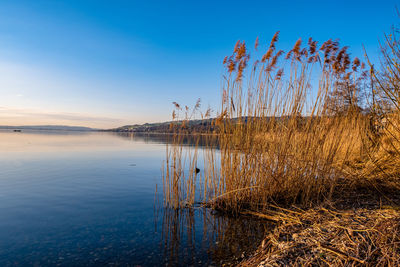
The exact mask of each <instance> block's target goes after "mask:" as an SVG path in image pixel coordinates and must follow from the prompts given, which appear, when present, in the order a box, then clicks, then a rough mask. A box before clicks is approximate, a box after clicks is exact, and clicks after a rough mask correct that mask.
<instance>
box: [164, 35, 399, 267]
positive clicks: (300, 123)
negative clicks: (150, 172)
mask: <svg viewBox="0 0 400 267" xmlns="http://www.w3.org/2000/svg"><path fill="white" fill-rule="evenodd" d="M278 37H279V32H277V33H276V34H275V35H274V36H273V38H272V40H271V42H270V43H269V45H268V46H267V47H265V48H264V52H261V51H258V50H259V49H260V45H259V41H258V39H257V41H256V45H255V47H254V49H253V50H252V53H253V54H255V58H254V59H252V60H251V58H250V50H249V49H248V47H247V46H246V44H245V42H241V41H239V42H238V43H237V44H236V45H235V48H234V51H233V54H232V55H231V56H229V57H226V58H225V59H224V62H223V64H224V66H225V68H226V73H225V75H224V77H223V78H224V85H223V88H222V93H221V94H222V103H221V107H220V109H219V110H220V111H219V113H218V114H217V116H216V118H215V119H214V121H213V125H212V127H210V128H209V131H207V132H206V133H205V134H206V139H207V138H208V140H209V141H210V140H213V141H212V142H211V141H210V142H209V143H208V144H207V142H206V145H205V147H203V148H201V149H195V150H192V151H191V152H188V151H186V152H185V153H182V146H180V144H181V143H180V142H181V139H180V138H182V137H181V136H182V134H183V135H184V134H185V133H184V130H182V129H184V127H181V126H182V125H184V124H185V120H186V119H187V118H188V116H185V119H183V120H182V119H177V120H176V122H175V124H174V125H175V126H174V127H177V128H176V129H177V131H176V134H175V135H174V136H175V137H174V138H175V139H174V145H173V146H172V147H171V148H169V150H168V154H167V165H166V166H167V167H166V170H167V171H166V172H165V175H164V194H165V195H166V196H167V197H166V199H165V204H166V206H168V207H172V208H174V209H181V208H187V207H189V208H191V207H194V206H196V205H202V206H207V207H211V208H213V209H215V210H218V211H221V212H223V213H228V214H230V215H235V216H236V215H243V214H245V215H250V216H254V217H257V218H258V219H259V218H262V219H264V220H268V221H272V222H274V223H276V228H275V230H274V231H272V232H271V233H270V234H269V235H267V237H266V238H265V240H264V241H263V242H262V244H261V245H260V246H259V248H258V250H257V251H256V252H255V254H254V255H253V256H252V257H251V258H250V259H247V260H245V261H243V262H242V263H241V266H277V265H295V266H303V265H325V266H331V265H335V266H358V265H359V266H364V265H369V266H397V265H400V213H399V208H398V207H399V205H400V199H399V196H400V67H399V66H400V40H399V39H398V37H397V32H396V31H393V32H392V33H391V34H390V35H387V36H386V39H385V42H384V43H383V45H382V68H380V69H379V70H377V69H375V68H374V65H372V64H371V63H370V62H369V60H368V58H366V61H367V63H368V64H367V65H366V64H364V63H362V62H361V61H360V60H359V59H358V58H354V59H351V58H350V55H349V54H348V53H347V47H341V46H340V45H339V43H338V42H337V41H333V40H328V41H326V42H324V43H322V44H321V45H318V43H317V42H316V41H314V40H313V39H311V38H310V39H309V40H308V42H307V44H306V46H303V42H302V40H301V39H299V40H298V41H297V42H296V43H295V44H294V46H293V48H292V49H291V50H290V51H289V52H286V53H285V52H283V51H282V50H278V49H277V48H276V45H277V41H278ZM260 50H261V49H260ZM198 104H199V103H198ZM176 107H177V110H178V111H179V110H181V109H180V106H179V105H178V106H176ZM198 108H199V105H196V106H195V108H194V109H193V110H198ZM188 111H189V109H188V108H187V109H186V114H187V113H188ZM206 113H207V118H209V117H210V116H209V115H210V112H209V110H208V111H207V112H206ZM201 116H202V117H203V115H201ZM215 142H216V143H217V144H216V145H215ZM211 144H212V145H211ZM182 159H188V160H187V162H188V163H186V165H185V164H181V161H182ZM199 161H202V163H201V164H200V165H201V166H203V168H202V170H201V172H200V175H197V172H196V171H195V170H196V169H197V167H196V166H198V164H199ZM171 163H172V164H171ZM183 169H185V170H189V171H188V175H187V176H185V175H183ZM193 173H195V174H196V175H193ZM193 177H195V179H194V178H193ZM177 184H181V185H182V186H176V185H177ZM364 195H365V196H366V197H364ZM332 203H336V204H335V205H334V206H332V205H331V204H332ZM338 203H339V204H338ZM340 203H341V204H340Z"/></svg>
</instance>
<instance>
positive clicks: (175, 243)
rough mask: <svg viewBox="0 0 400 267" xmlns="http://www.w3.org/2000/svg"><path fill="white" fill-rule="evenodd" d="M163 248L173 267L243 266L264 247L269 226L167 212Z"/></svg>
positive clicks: (204, 212)
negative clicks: (226, 264) (244, 259)
mask: <svg viewBox="0 0 400 267" xmlns="http://www.w3.org/2000/svg"><path fill="white" fill-rule="evenodd" d="M162 216H163V218H162V240H161V246H162V249H163V252H164V259H165V261H166V263H168V264H172V265H174V266H175V265H183V266H184V265H192V264H193V265H195V266H198V265H207V266H208V265H209V264H216V265H222V264H224V263H228V264H233V263H235V262H239V261H240V260H242V258H243V257H244V256H245V255H248V253H250V252H252V251H254V250H255V249H256V247H257V245H258V244H260V242H261V239H262V237H263V236H264V234H265V232H266V230H267V229H268V228H269V225H268V224H267V223H266V222H262V221H258V220H254V218H252V219H250V218H245V217H244V218H243V217H242V218H240V219H238V218H230V217H226V216H219V215H218V214H215V213H214V212H213V211H211V210H210V209H206V208H198V209H164V210H163V215H162Z"/></svg>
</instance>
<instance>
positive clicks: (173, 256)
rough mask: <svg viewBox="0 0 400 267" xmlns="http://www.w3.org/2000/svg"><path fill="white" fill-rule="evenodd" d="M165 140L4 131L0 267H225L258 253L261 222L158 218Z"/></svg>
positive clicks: (195, 214)
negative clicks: (190, 266)
mask: <svg viewBox="0 0 400 267" xmlns="http://www.w3.org/2000/svg"><path fill="white" fill-rule="evenodd" d="M167 140H168V139H166V137H165V136H162V135H148V134H147V135H140V134H135V135H129V134H119V133H104V132H83V133H80V132H56V131H53V132H44V131H23V132H22V133H15V132H11V131H8V132H7V131H3V132H2V131H0V151H1V153H0V200H1V201H0V216H1V220H0V240H1V242H0V266H35V265H36V266H57V265H60V266H108V265H111V264H114V265H118V266H136V265H139V266H167V265H168V266H187V265H194V266H208V265H215V266H219V265H221V264H222V263H224V262H231V260H232V259H235V258H240V257H241V254H242V252H243V251H249V250H252V249H254V248H255V247H256V246H257V245H258V244H259V243H260V239H261V238H262V237H263V233H264V231H265V229H267V228H268V226H267V225H266V224H264V223H263V222H259V221H254V220H252V219H246V218H240V219H236V218H229V217H225V216H222V215H220V214H214V213H213V212H212V211H211V210H207V209H203V208H197V209H191V210H190V209H187V210H180V211H174V210H169V209H163V208H162V207H160V206H159V205H157V206H156V207H158V208H157V209H156V210H154V207H155V206H154V205H155V204H154V196H155V188H156V184H158V185H161V184H162V179H161V170H160V169H161V167H162V162H163V160H165V150H166V143H168V141H167ZM187 143H188V145H189V143H190V137H188V138H187ZM188 148H190V147H188ZM200 167H201V166H200ZM201 168H202V167H201ZM202 169H203V168H202ZM156 195H157V196H158V200H157V201H158V202H162V192H160V190H159V192H157V194H156ZM158 202H157V203H158ZM154 211H155V212H154ZM154 223H155V225H154ZM154 226H155V227H154Z"/></svg>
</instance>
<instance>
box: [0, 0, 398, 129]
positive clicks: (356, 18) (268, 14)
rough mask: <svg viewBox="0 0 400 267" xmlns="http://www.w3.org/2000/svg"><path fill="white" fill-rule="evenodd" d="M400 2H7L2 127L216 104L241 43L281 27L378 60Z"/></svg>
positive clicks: (284, 37) (151, 118) (145, 116)
mask: <svg viewBox="0 0 400 267" xmlns="http://www.w3.org/2000/svg"><path fill="white" fill-rule="evenodd" d="M396 4H397V3H396V1H380V2H379V5H377V4H376V2H375V1H350V2H346V1H336V2H335V4H332V3H331V2H323V1H322V2H321V1H307V3H305V2H302V1H250V2H246V4H244V2H243V1H240V2H239V1H217V2H215V1H201V2H191V1H122V0H121V1H112V2H110V1H23V0H22V1H7V0H6V1H1V3H0V125H71V126H72V125H74V126H87V127H93V128H113V127H118V126H122V125H127V124H141V123H145V122H162V121H169V120H170V119H171V112H172V108H173V106H172V104H171V103H172V102H173V101H176V102H178V103H181V104H183V105H193V104H194V103H195V102H196V100H197V99H198V98H201V100H202V107H203V108H207V107H208V106H210V107H212V108H213V109H214V111H218V110H217V108H218V107H219V103H220V92H221V84H222V81H223V78H222V76H223V67H222V60H223V58H224V57H225V56H226V55H230V54H231V52H232V48H233V46H234V44H235V43H236V41H237V40H239V39H240V40H244V41H245V42H246V43H247V44H248V46H249V47H252V46H253V44H254V41H255V39H256V37H257V36H258V37H259V38H260V49H264V48H265V47H267V45H268V43H269V41H270V38H271V37H272V35H273V34H274V33H275V32H276V31H278V30H279V31H280V32H281V34H280V40H279V42H278V47H279V49H283V50H285V51H288V50H289V49H290V46H291V45H292V44H293V43H294V42H295V40H297V39H298V38H302V39H303V40H305V41H306V40H307V39H308V37H313V38H314V39H315V40H318V41H319V42H320V43H322V42H324V41H326V40H328V39H331V38H332V39H340V43H341V45H343V46H349V47H350V48H349V52H350V53H351V54H352V56H357V57H360V58H363V57H364V50H363V47H365V49H366V52H367V53H368V55H369V56H370V58H371V59H372V60H374V62H377V65H378V64H379V63H378V59H377V54H378V51H379V39H382V38H383V36H384V33H385V32H389V31H390V30H391V27H392V26H393V25H396V24H397V23H398V22H399V21H400V20H399V18H398V17H397V13H396Z"/></svg>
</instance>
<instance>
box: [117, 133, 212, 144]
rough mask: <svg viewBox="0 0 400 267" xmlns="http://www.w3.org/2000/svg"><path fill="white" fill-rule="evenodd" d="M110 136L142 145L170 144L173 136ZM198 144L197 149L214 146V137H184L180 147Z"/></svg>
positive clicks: (139, 134) (140, 134) (131, 134)
mask: <svg viewBox="0 0 400 267" xmlns="http://www.w3.org/2000/svg"><path fill="white" fill-rule="evenodd" d="M110 134H111V135H114V136H118V137H121V138H124V139H130V140H132V141H133V140H136V141H139V140H140V141H142V142H144V143H156V144H172V143H173V138H174V136H173V135H172V134H161V133H126V132H110ZM196 143H198V146H199V147H206V146H207V147H209V146H210V145H211V146H214V147H215V146H216V145H217V142H216V137H215V136H212V135H185V136H183V138H182V145H184V146H195V145H196Z"/></svg>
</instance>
